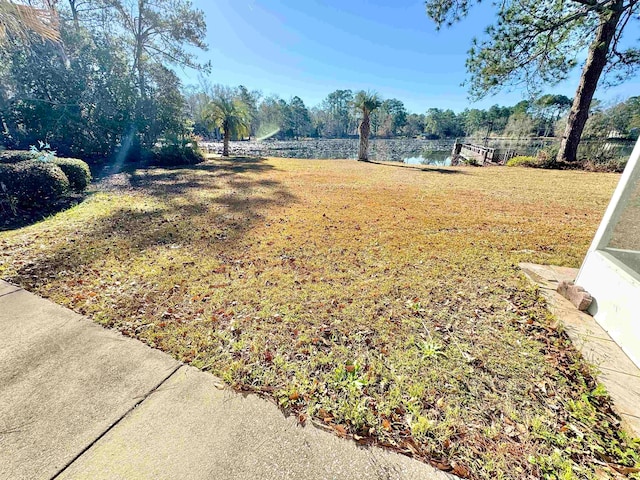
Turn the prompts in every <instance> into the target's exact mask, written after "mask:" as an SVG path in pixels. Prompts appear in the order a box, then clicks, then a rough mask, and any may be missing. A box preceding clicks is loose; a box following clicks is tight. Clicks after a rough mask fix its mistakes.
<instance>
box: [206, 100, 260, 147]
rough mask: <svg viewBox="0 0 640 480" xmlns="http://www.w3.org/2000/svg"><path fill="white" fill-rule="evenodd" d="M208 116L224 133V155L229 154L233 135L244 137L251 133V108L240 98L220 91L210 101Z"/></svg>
mask: <svg viewBox="0 0 640 480" xmlns="http://www.w3.org/2000/svg"><path fill="white" fill-rule="evenodd" d="M206 116H207V117H208V118H209V120H210V121H211V122H213V124H214V125H215V126H216V127H218V128H220V129H221V130H222V133H223V138H224V143H223V145H224V146H223V148H222V156H223V157H228V156H229V140H231V137H232V136H234V137H244V136H245V135H248V134H249V131H250V125H251V116H250V115H249V109H248V108H247V106H246V105H245V104H244V103H243V102H242V101H240V100H239V99H238V98H233V97H232V96H231V95H228V94H225V93H219V94H218V95H217V96H216V97H215V98H214V99H213V100H211V102H210V103H209V107H208V111H207V113H206Z"/></svg>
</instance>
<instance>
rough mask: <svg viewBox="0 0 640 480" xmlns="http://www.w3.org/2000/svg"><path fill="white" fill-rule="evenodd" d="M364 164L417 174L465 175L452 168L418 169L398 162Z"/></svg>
mask: <svg viewBox="0 0 640 480" xmlns="http://www.w3.org/2000/svg"><path fill="white" fill-rule="evenodd" d="M364 163H373V164H374V165H382V166H385V167H395V168H409V169H411V170H417V171H419V172H431V173H442V174H445V175H454V174H457V175H466V173H465V172H463V171H461V170H454V169H452V168H439V167H431V166H424V167H420V166H414V165H407V164H405V163H400V162H378V161H376V160H367V161H366V162H364ZM396 163H397V165H396Z"/></svg>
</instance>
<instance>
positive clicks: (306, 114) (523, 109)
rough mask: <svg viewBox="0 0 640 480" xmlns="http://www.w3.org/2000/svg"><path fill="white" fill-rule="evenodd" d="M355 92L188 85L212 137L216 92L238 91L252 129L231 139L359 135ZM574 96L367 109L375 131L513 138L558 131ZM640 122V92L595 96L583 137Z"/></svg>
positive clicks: (191, 109) (198, 118)
mask: <svg viewBox="0 0 640 480" xmlns="http://www.w3.org/2000/svg"><path fill="white" fill-rule="evenodd" d="M358 93H360V92H353V91H352V90H347V89H345V90H342V89H341V90H336V91H334V92H331V93H329V94H328V95H327V97H326V98H325V99H324V100H323V101H322V102H321V103H320V104H319V105H317V106H314V107H308V106H307V105H305V103H304V101H303V100H302V99H301V98H300V97H298V96H294V97H291V98H290V99H289V100H285V99H283V98H281V97H280V96H278V95H274V94H271V95H266V96H265V95H263V94H262V92H260V91H259V90H249V89H248V88H247V87H245V86H243V85H241V86H239V87H235V88H231V87H225V86H220V85H213V86H212V85H208V84H207V83H206V82H203V84H202V85H199V86H189V87H187V88H186V89H185V97H186V104H187V106H188V114H189V117H190V118H191V119H192V120H193V125H194V132H195V133H196V134H198V135H199V136H201V137H203V138H206V139H212V138H218V137H220V136H222V131H221V130H220V129H219V128H218V127H217V126H216V125H215V123H212V122H211V118H210V110H209V107H208V106H209V105H210V103H211V101H212V99H215V98H219V97H221V96H222V97H227V98H234V99H236V100H237V101H238V102H240V103H241V104H242V105H244V107H245V108H244V110H245V113H246V116H247V128H246V130H242V131H241V132H239V133H238V132H236V134H234V135H232V139H234V140H239V139H251V138H253V139H262V138H273V139H278V140H293V139H299V138H349V137H355V136H357V135H358V127H359V124H360V121H361V119H362V108H361V107H360V104H361V102H359V101H358V100H359V99H358ZM571 103H572V100H571V99H570V98H568V97H566V96H564V95H551V94H547V95H542V96H539V97H537V98H535V99H533V100H523V101H521V102H519V103H517V104H516V105H513V106H509V107H504V106H499V105H494V106H492V107H490V108H488V109H478V108H473V109H469V108H467V109H465V110H463V111H462V112H459V113H456V112H454V111H453V110H451V109H440V108H429V109H428V110H427V111H426V112H425V113H410V112H409V111H408V110H407V108H406V107H405V105H404V103H403V102H402V101H401V100H399V99H397V98H390V99H385V100H381V99H379V105H376V108H374V109H372V110H371V111H370V114H369V124H370V125H369V127H368V130H369V132H370V135H371V136H373V137H376V138H398V137H405V138H414V137H421V138H426V139H443V138H456V137H457V138H461V137H474V138H485V137H488V136H499V137H509V138H528V137H552V136H560V135H561V134H562V131H563V129H564V125H565V123H566V117H567V113H568V111H569V109H570V107H571ZM639 127H640V97H631V98H629V99H628V100H625V101H623V102H619V103H615V104H613V105H609V106H606V105H604V104H602V103H601V102H598V101H596V102H594V103H593V107H592V117H591V119H590V120H589V122H588V123H587V128H586V130H585V136H587V137H591V138H596V139H602V138H606V137H607V136H608V135H609V134H611V133H612V132H617V134H618V135H619V136H628V137H633V136H634V135H635V136H637V129H638V128H639Z"/></svg>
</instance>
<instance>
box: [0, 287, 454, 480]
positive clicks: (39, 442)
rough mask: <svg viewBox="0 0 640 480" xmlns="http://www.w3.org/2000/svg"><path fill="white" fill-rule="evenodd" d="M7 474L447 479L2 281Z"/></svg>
mask: <svg viewBox="0 0 640 480" xmlns="http://www.w3.org/2000/svg"><path fill="white" fill-rule="evenodd" d="M0 332H2V334H1V338H2V341H0V479H12V480H14V479H52V478H59V479H127V480H131V479H164V478H166V479H196V480H197V479H218V478H220V479H249V478H251V479H288V478H297V479H333V478H357V477H360V478H366V479H442V480H444V479H447V478H449V479H451V478H455V477H452V476H451V475H447V474H445V473H443V472H440V471H438V470H435V469H434V468H432V467H430V466H429V465H426V464H424V463H421V462H418V461H415V460H411V459H410V458H407V457H404V456H402V455H398V454H395V453H392V452H388V451H385V450H382V449H379V448H362V447H359V446H357V445H356V444H355V443H354V442H351V441H347V440H343V439H340V438H338V437H336V436H334V435H332V434H330V433H327V432H324V431H321V430H318V429H316V428H314V427H311V426H307V427H301V426H299V425H297V423H296V422H295V420H293V419H288V418H285V417H284V416H283V415H282V413H281V412H280V411H279V410H278V408H277V407H276V406H275V405H273V404H271V403H269V402H267V401H265V400H263V399H260V398H258V397H257V396H255V395H239V394H236V393H234V392H231V391H229V390H228V389H226V388H225V387H224V386H223V385H222V383H221V382H220V381H219V380H218V379H217V378H216V377H214V376H213V375H210V374H208V373H203V372H200V371H199V370H197V369H195V368H192V367H189V366H185V365H183V364H181V363H179V362H177V361H176V360H174V359H173V358H171V357H170V356H169V355H166V354H164V353H162V352H160V351H157V350H153V349H151V348H149V347H147V346H145V345H143V344H142V343H140V342H138V341H136V340H133V339H129V338H125V337H123V336H121V335H119V334H117V333H116V332H113V331H110V330H106V329H103V328H102V327H100V326H99V325H96V324H94V323H92V322H91V321H89V320H88V319H86V318H84V317H82V316H80V315H77V314H75V313H73V312H71V311H70V310H68V309H65V308H63V307H60V306H58V305H55V304H53V303H51V302H49V301H47V300H44V299H42V298H39V297H37V296H35V295H32V294H30V293H28V292H26V291H24V290H22V289H20V288H17V287H14V286H13V285H10V284H8V283H6V282H3V281H0Z"/></svg>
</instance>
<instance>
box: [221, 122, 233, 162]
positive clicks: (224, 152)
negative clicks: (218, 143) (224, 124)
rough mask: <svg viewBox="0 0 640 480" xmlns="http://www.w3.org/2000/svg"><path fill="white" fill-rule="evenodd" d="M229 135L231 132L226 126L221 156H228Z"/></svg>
mask: <svg viewBox="0 0 640 480" xmlns="http://www.w3.org/2000/svg"><path fill="white" fill-rule="evenodd" d="M229 137H231V132H230V131H229V129H228V128H226V129H225V131H224V140H223V142H222V156H223V157H228V156H229Z"/></svg>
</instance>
